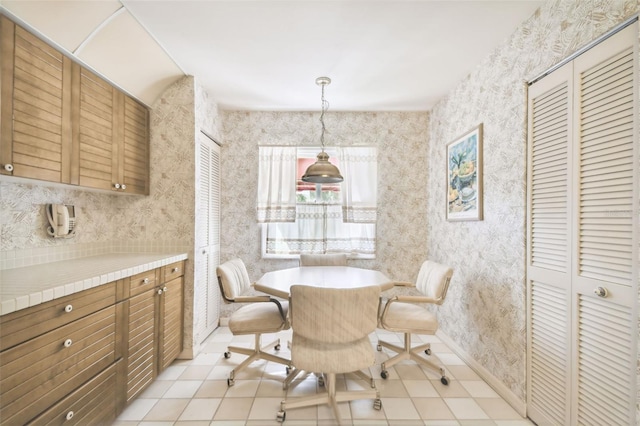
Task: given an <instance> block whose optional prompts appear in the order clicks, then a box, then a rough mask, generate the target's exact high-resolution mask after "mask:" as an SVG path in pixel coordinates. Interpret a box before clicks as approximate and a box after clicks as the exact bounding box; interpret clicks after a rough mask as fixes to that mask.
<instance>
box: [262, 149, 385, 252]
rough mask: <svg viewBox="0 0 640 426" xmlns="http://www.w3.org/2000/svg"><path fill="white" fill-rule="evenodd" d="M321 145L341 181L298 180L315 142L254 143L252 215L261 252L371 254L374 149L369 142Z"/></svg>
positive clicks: (312, 158)
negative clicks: (256, 154) (257, 154)
mask: <svg viewBox="0 0 640 426" xmlns="http://www.w3.org/2000/svg"><path fill="white" fill-rule="evenodd" d="M325 150H326V151H327V153H328V154H329V155H330V157H331V162H333V163H334V164H336V165H337V166H338V168H339V169H340V172H341V173H342V175H343V176H344V178H345V180H344V182H342V183H340V184H310V183H307V182H303V181H302V179H301V178H302V175H303V174H304V172H305V170H306V168H307V167H308V166H309V165H310V164H312V163H313V162H315V161H316V156H317V154H318V152H319V151H320V148H295V147H261V148H260V172H259V182H258V221H259V222H262V223H263V225H262V255H263V257H276V258H296V257H297V256H298V255H299V254H301V253H347V254H348V255H350V256H352V257H363V258H373V257H374V256H375V232H376V228H375V216H376V214H375V213H376V205H375V203H376V197H375V194H376V189H377V165H376V162H377V151H376V149H375V148H370V147H347V148H333V149H327V148H325Z"/></svg>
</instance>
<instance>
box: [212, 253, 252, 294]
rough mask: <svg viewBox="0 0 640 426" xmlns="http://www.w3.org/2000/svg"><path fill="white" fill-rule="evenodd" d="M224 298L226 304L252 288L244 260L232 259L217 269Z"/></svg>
mask: <svg viewBox="0 0 640 426" xmlns="http://www.w3.org/2000/svg"><path fill="white" fill-rule="evenodd" d="M216 274H217V275H218V284H219V285H220V292H221V293H222V298H223V299H224V301H225V302H226V303H232V302H233V299H235V298H236V297H237V296H240V295H242V294H243V293H244V292H246V291H247V290H249V288H250V287H251V280H250V279H249V273H248V272H247V267H246V266H245V264H244V262H243V261H242V259H232V260H229V261H227V262H225V263H223V264H222V265H220V266H218V267H217V268H216Z"/></svg>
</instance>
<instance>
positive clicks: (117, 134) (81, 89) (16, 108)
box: [0, 15, 149, 194]
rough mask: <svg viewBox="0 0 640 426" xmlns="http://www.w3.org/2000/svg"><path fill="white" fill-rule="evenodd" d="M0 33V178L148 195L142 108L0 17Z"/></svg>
mask: <svg viewBox="0 0 640 426" xmlns="http://www.w3.org/2000/svg"><path fill="white" fill-rule="evenodd" d="M0 34H1V40H0V49H1V50H0V61H1V62H0V68H1V70H2V74H1V75H0V93H1V96H2V99H1V102H0V136H1V141H0V173H2V174H6V175H11V176H18V177H27V178H33V179H40V180H46V181H50V182H60V183H68V184H73V185H79V186H84V187H89V188H96V189H105V190H114V191H118V192H124V193H132V194H148V193H149V111H148V108H147V107H145V106H144V105H142V104H141V103H139V102H137V101H136V100H134V99H133V98H131V97H130V96H127V95H126V94H125V93H123V92H122V91H120V90H118V89H117V88H116V87H114V86H113V85H111V84H110V83H109V82H107V81H105V80H104V79H103V78H101V77H100V76H98V75H96V74H95V73H93V72H92V71H90V70H88V69H87V68H85V67H83V66H81V65H80V64H78V63H76V62H73V61H72V60H71V59H70V58H69V57H66V56H65V55H63V54H62V53H60V52H58V51H57V50H56V49H54V48H53V47H51V46H49V45H48V44H47V43H45V42H44V41H42V40H40V39H39V38H37V37H35V36H34V35H32V34H30V33H29V32H27V31H26V30H24V29H23V28H21V27H20V26H18V25H16V24H15V23H13V22H12V21H11V20H9V19H8V18H7V17H5V16H3V15H0Z"/></svg>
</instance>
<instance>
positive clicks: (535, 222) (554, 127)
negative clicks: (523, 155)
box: [531, 83, 568, 272]
mask: <svg viewBox="0 0 640 426" xmlns="http://www.w3.org/2000/svg"><path fill="white" fill-rule="evenodd" d="M567 90H568V89H567V84H566V83H565V84H562V85H560V86H558V87H555V88H553V89H552V90H550V91H548V92H547V93H545V94H543V95H541V96H538V97H536V99H535V100H534V101H533V117H534V118H533V123H534V124H533V129H532V134H533V144H532V158H531V162H532V171H533V172H532V179H531V182H532V186H533V192H532V194H533V196H532V197H531V210H532V213H531V221H532V228H531V263H532V265H534V266H539V267H542V268H546V269H553V270H556V271H560V272H564V271H566V270H567V264H566V251H567V246H566V244H567V232H566V230H567V221H566V217H567V198H566V178H567V168H566V162H567V113H568V111H567Z"/></svg>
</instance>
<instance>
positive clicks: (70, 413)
mask: <svg viewBox="0 0 640 426" xmlns="http://www.w3.org/2000/svg"><path fill="white" fill-rule="evenodd" d="M66 418H67V420H71V419H72V418H73V411H69V412H68V413H67V416H66Z"/></svg>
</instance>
